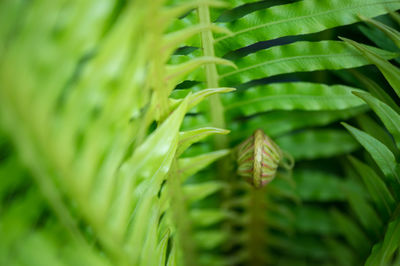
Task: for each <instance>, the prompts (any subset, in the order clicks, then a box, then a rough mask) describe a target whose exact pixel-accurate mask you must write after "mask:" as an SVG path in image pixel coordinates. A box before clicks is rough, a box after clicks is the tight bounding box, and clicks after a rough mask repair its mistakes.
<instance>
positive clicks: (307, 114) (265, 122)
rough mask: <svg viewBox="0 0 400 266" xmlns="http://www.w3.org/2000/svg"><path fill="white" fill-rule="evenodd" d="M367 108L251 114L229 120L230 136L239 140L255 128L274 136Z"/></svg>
mask: <svg viewBox="0 0 400 266" xmlns="http://www.w3.org/2000/svg"><path fill="white" fill-rule="evenodd" d="M367 109H368V107H367V106H365V105H363V106H360V107H353V108H349V109H344V110H335V111H301V110H295V111H271V112H267V113H262V114H258V115H256V116H251V117H250V118H248V119H246V120H233V121H231V122H230V125H231V130H232V133H231V134H230V137H231V138H232V139H235V140H241V139H242V138H243V136H250V135H251V134H252V133H253V131H254V130H256V129H257V128H261V129H263V130H264V132H265V133H266V134H267V135H268V136H271V137H275V136H278V135H282V134H284V133H288V132H290V131H292V130H296V129H301V128H305V127H313V126H324V125H328V124H330V123H332V122H335V121H338V120H343V119H348V118H350V117H353V116H356V115H358V114H360V113H363V112H365V111H366V110H367Z"/></svg>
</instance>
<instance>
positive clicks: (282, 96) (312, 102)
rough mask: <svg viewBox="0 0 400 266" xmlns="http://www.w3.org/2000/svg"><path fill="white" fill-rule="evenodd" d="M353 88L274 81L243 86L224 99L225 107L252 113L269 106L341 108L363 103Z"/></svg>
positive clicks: (280, 108)
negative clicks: (255, 86) (260, 84)
mask: <svg viewBox="0 0 400 266" xmlns="http://www.w3.org/2000/svg"><path fill="white" fill-rule="evenodd" d="M352 90H354V88H351V87H347V86H343V85H334V86H328V85H324V84H318V83H306V82H299V83H277V84H271V85H266V86H261V87H257V88H251V89H247V90H246V91H245V92H243V93H241V94H240V95H232V97H231V99H229V98H228V97H226V98H228V99H227V100H225V101H224V105H225V106H226V107H225V110H227V111H236V112H240V114H244V115H247V116H248V115H253V114H256V113H259V112H266V111H271V110H294V109H296V110H307V111H316V110H324V111H325V110H343V109H347V108H351V107H358V106H361V105H363V103H362V101H360V100H359V99H356V97H354V95H352V94H351V91H352Z"/></svg>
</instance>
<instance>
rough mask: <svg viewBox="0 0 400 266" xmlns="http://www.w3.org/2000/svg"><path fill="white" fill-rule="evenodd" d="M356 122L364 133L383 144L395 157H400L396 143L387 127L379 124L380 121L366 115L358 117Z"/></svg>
mask: <svg viewBox="0 0 400 266" xmlns="http://www.w3.org/2000/svg"><path fill="white" fill-rule="evenodd" d="M356 121H357V123H358V124H359V126H360V129H361V130H362V131H364V132H365V133H367V134H370V135H371V136H372V137H374V138H376V139H377V140H379V141H380V142H382V143H383V144H384V145H385V146H386V147H388V148H389V149H390V151H391V152H392V153H393V155H395V157H397V156H398V155H399V150H398V149H397V147H396V143H395V142H394V141H393V137H392V136H391V135H390V134H389V132H388V131H387V130H386V128H385V127H383V126H381V125H380V124H378V121H376V120H374V119H373V118H372V117H370V116H368V115H366V114H363V115H360V116H357V118H356Z"/></svg>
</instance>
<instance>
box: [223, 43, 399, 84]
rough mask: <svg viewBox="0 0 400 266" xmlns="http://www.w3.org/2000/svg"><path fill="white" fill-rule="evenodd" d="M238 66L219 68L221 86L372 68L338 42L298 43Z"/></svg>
mask: <svg viewBox="0 0 400 266" xmlns="http://www.w3.org/2000/svg"><path fill="white" fill-rule="evenodd" d="M368 49H370V50H371V51H373V52H374V53H376V54H378V55H379V56H381V57H382V58H385V59H391V58H394V57H396V56H397V54H395V53H391V52H387V51H384V50H380V49H378V48H374V47H369V48H368ZM235 63H236V65H237V67H238V68H237V70H234V69H232V68H229V67H223V66H218V69H219V73H220V84H221V85H223V86H224V84H229V86H232V85H238V84H242V83H244V82H248V81H251V80H255V79H261V78H265V77H271V76H274V75H278V74H285V73H291V72H302V71H314V70H322V69H331V70H335V69H343V68H354V67H360V66H364V65H369V64H371V62H370V61H369V60H368V59H367V58H365V56H363V55H361V54H360V52H359V51H357V50H356V49H355V48H353V47H350V46H348V45H346V44H345V43H344V42H339V41H320V42H296V43H292V44H288V45H282V46H276V47H272V48H270V49H266V50H261V51H258V52H256V53H253V54H250V55H248V56H245V57H242V58H240V59H238V60H236V61H235Z"/></svg>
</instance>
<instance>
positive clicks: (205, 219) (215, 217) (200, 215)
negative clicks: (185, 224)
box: [190, 209, 229, 227]
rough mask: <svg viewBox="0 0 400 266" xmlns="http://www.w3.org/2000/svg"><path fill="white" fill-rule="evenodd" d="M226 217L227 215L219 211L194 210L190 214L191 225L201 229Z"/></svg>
mask: <svg viewBox="0 0 400 266" xmlns="http://www.w3.org/2000/svg"><path fill="white" fill-rule="evenodd" d="M228 216H229V213H227V212H226V211H225V210H221V209H194V210H192V211H191V212H190V217H191V219H192V221H193V223H194V224H195V225H196V226H202V227H203V226H210V225H213V224H216V223H219V222H221V221H223V220H225V219H226V218H227V217H228Z"/></svg>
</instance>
